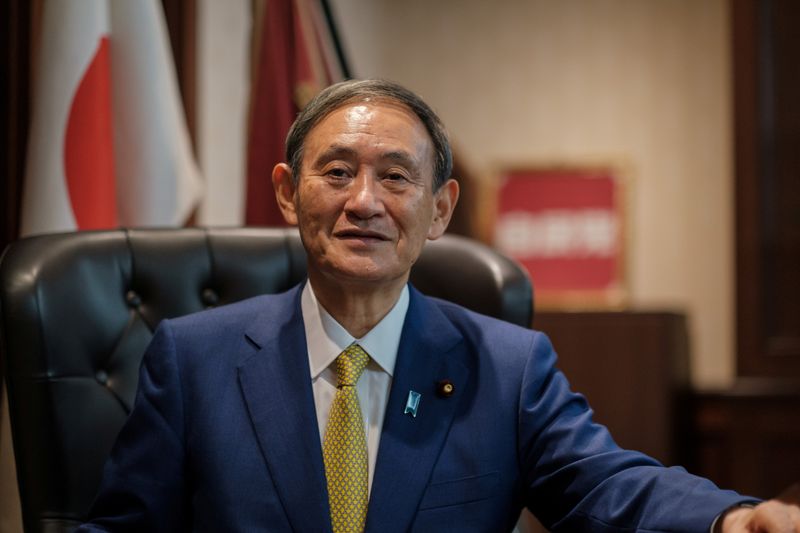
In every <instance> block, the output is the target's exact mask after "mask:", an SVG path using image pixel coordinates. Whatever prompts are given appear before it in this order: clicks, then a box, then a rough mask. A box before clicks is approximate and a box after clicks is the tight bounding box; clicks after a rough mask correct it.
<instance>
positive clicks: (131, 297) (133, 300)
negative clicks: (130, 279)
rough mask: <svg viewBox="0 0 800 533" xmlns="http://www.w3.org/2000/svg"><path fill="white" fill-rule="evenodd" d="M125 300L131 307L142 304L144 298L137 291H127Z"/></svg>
mask: <svg viewBox="0 0 800 533" xmlns="http://www.w3.org/2000/svg"><path fill="white" fill-rule="evenodd" d="M125 301H126V302H128V305H129V306H131V307H139V306H140V305H142V298H141V297H140V296H139V295H138V294H137V293H136V291H128V292H127V293H125Z"/></svg>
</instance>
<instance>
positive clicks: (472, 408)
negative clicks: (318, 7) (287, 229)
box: [84, 80, 800, 533]
mask: <svg viewBox="0 0 800 533" xmlns="http://www.w3.org/2000/svg"><path fill="white" fill-rule="evenodd" d="M451 165H452V161H451V155H450V149H449V146H448V141H447V137H446V134H445V132H444V128H443V126H442V124H441V123H440V122H439V119H438V118H437V117H436V115H435V114H434V113H433V112H432V111H431V110H430V108H429V107H428V106H427V105H426V104H425V103H424V102H422V100H420V99H419V98H418V97H417V96H416V95H414V94H412V93H410V92H409V91H407V90H406V89H404V88H402V87H400V86H397V85H395V84H392V83H388V82H384V81H377V80H367V81H352V82H344V83H341V84H338V85H335V86H332V87H330V88H328V89H326V90H325V91H323V92H322V93H321V94H320V95H319V96H318V97H317V98H316V99H315V100H313V101H312V102H311V103H310V104H309V105H308V106H307V107H306V109H305V110H304V111H303V112H302V113H301V114H300V116H299V117H298V119H297V121H296V122H295V124H294V125H293V127H292V130H291V131H290V133H289V136H288V138H287V163H281V164H279V165H277V166H276V167H275V169H274V171H273V182H274V185H275V191H276V195H277V198H278V203H279V206H280V209H281V211H282V213H283V215H284V217H285V218H286V220H287V221H288V222H289V223H290V224H293V225H296V226H298V227H299V230H300V235H301V238H302V241H303V245H304V246H305V248H306V251H307V255H308V281H307V283H304V284H302V285H301V286H299V287H296V288H294V289H292V290H290V291H289V292H287V293H284V294H280V295H275V296H263V297H258V298H254V299H251V300H247V301H245V302H241V303H238V304H234V305H231V306H226V307H222V308H219V309H216V310H212V311H208V312H204V313H199V314H196V315H192V316H189V317H184V318H180V319H177V320H171V321H165V322H164V323H162V325H161V326H160V327H159V329H158V331H157V333H156V335H155V337H154V339H153V342H152V344H151V346H150V348H149V349H148V352H147V354H146V355H145V359H144V361H143V365H142V371H141V377H140V384H139V392H138V394H137V399H136V405H135V407H134V409H133V411H132V413H131V416H130V418H129V420H128V422H127V424H126V426H125V427H124V428H123V430H122V432H121V434H120V437H119V440H118V442H117V445H116V446H115V449H114V451H113V454H112V457H111V459H110V460H109V464H108V465H107V468H106V472H105V477H104V480H103V483H102V487H101V491H100V494H99V496H98V498H97V500H96V502H95V505H94V507H93V510H92V513H91V515H92V520H93V521H92V524H89V525H86V526H84V528H85V529H86V530H89V529H90V528H93V527H96V528H101V529H102V528H107V529H110V530H122V529H125V530H133V531H180V530H187V529H194V530H200V531H309V532H316V531H330V530H331V529H333V530H334V531H335V532H337V533H338V532H340V531H363V530H365V529H366V530H367V531H408V530H414V531H451V530H452V531H508V530H510V529H512V528H513V526H514V523H515V521H516V518H517V516H518V514H519V512H520V509H521V508H522V507H523V506H528V507H529V508H530V509H531V510H532V511H533V512H534V513H535V514H536V515H537V516H538V517H539V518H540V519H541V520H542V521H543V522H544V523H545V524H546V525H547V526H548V527H550V528H552V529H553V530H557V531H634V530H641V531H697V532H708V531H710V530H711V528H712V527H718V528H719V527H721V530H722V531H726V532H727V531H762V530H763V531H792V529H790V527H791V524H792V521H794V527H795V528H797V529H798V530H800V511H798V509H797V508H796V507H793V506H787V505H784V504H780V503H778V502H769V503H765V504H761V505H759V506H758V507H756V508H755V509H753V508H747V507H743V506H742V505H743V504H754V503H755V502H752V500H750V499H748V498H744V497H742V496H739V495H738V494H736V493H733V492H729V491H722V490H719V489H717V488H716V487H715V486H714V485H713V484H712V483H711V482H709V481H707V480H704V479H700V478H697V477H694V476H692V475H690V474H688V473H686V472H685V471H684V470H682V469H679V468H664V467H662V466H661V465H659V464H658V463H657V462H656V461H654V460H652V459H650V458H648V457H646V456H644V455H641V454H638V453H636V452H630V451H623V450H621V449H619V448H618V447H617V446H616V445H615V444H614V442H613V440H612V439H611V437H610V436H609V435H608V433H607V431H606V430H605V429H604V428H603V427H601V426H598V425H596V424H594V423H593V422H592V421H591V412H590V410H589V408H588V406H587V405H586V403H585V401H584V399H583V398H582V397H581V396H579V395H576V394H573V393H572V392H570V391H569V389H568V385H567V382H566V379H565V378H564V376H563V375H562V374H561V373H560V372H558V371H557V370H556V369H555V367H554V364H555V354H554V352H553V349H552V347H551V346H550V343H549V341H548V340H547V338H546V337H545V336H544V335H543V334H541V333H538V332H535V331H531V330H527V329H523V328H518V327H515V326H512V325H510V324H506V323H504V322H501V321H497V320H494V319H490V318H487V317H484V316H480V315H477V314H475V313H472V312H469V311H467V310H465V309H463V308H460V307H458V306H456V305H454V304H450V303H447V302H443V301H439V300H433V299H429V298H427V297H425V296H423V295H421V294H419V293H418V292H417V291H416V290H415V289H414V288H413V287H410V286H409V285H408V276H409V270H410V268H411V266H412V265H413V264H414V262H415V260H416V259H417V257H418V256H419V254H420V251H421V250H422V247H423V245H424V243H425V241H426V240H428V239H436V238H438V237H440V236H441V235H442V234H443V233H444V231H445V229H446V227H447V224H448V221H449V220H450V216H451V214H452V212H453V208H454V206H455V203H456V201H457V199H458V185H457V183H456V182H455V181H453V180H451V179H449V175H450V171H451ZM465 290H469V288H467V287H465ZM720 518H721V520H719V519H720ZM715 520H717V522H716V526H714V525H712V524H714V523H715ZM781 521H782V522H781ZM781 527H783V528H784V529H781ZM748 528H749V529H748ZM759 528H760V529H759Z"/></svg>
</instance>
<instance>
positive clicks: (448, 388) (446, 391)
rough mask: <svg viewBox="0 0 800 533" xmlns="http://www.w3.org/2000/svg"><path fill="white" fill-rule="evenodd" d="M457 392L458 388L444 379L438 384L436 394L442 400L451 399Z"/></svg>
mask: <svg viewBox="0 0 800 533" xmlns="http://www.w3.org/2000/svg"><path fill="white" fill-rule="evenodd" d="M455 391H456V387H455V385H453V382H452V381H450V380H449V379H443V380H441V381H439V382H438V383H436V394H437V395H438V396H439V397H440V398H449V397H450V396H452V395H453V393H454V392H455Z"/></svg>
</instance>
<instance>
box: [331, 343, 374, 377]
mask: <svg viewBox="0 0 800 533" xmlns="http://www.w3.org/2000/svg"><path fill="white" fill-rule="evenodd" d="M368 362H369V355H367V352H365V351H364V349H363V348H362V347H361V346H359V345H358V344H351V345H350V346H348V347H347V348H346V349H345V351H343V352H342V353H341V354H339V357H337V358H336V376H337V378H338V380H339V386H340V387H343V386H353V385H355V384H356V382H357V381H358V378H359V377H360V376H361V373H362V372H364V369H365V368H366V367H367V363H368Z"/></svg>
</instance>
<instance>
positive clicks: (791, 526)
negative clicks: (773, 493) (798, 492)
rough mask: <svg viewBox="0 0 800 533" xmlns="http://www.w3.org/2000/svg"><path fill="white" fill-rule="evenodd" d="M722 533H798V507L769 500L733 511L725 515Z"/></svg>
mask: <svg viewBox="0 0 800 533" xmlns="http://www.w3.org/2000/svg"><path fill="white" fill-rule="evenodd" d="M722 533H800V507H798V506H797V505H794V504H789V503H784V502H782V501H779V500H769V501H766V502H764V503H761V504H759V505H758V506H756V507H752V508H746V507H742V508H739V509H734V510H732V511H730V512H729V513H727V514H726V515H725V517H724V519H723V521H722Z"/></svg>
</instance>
